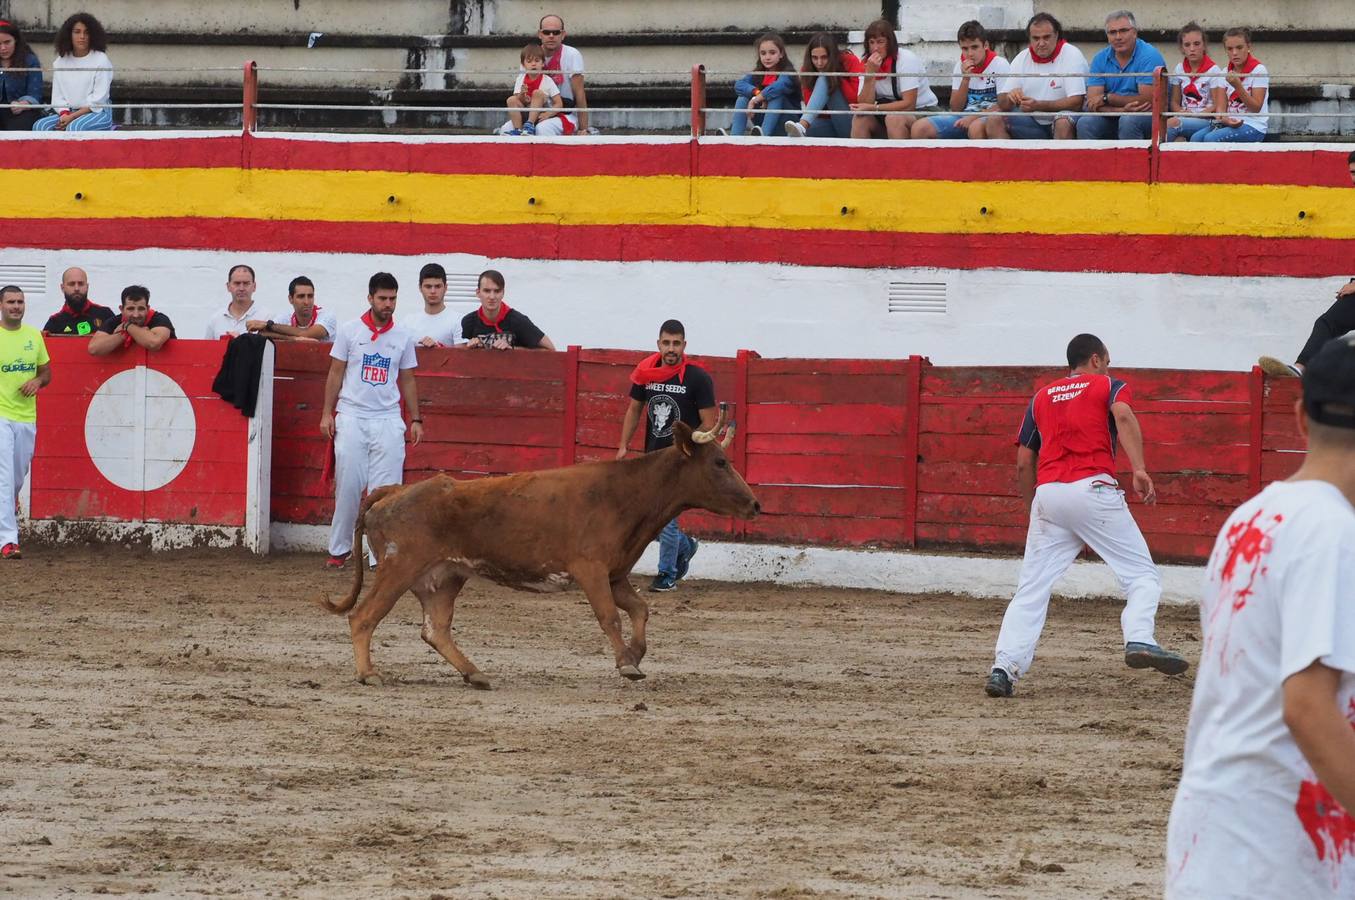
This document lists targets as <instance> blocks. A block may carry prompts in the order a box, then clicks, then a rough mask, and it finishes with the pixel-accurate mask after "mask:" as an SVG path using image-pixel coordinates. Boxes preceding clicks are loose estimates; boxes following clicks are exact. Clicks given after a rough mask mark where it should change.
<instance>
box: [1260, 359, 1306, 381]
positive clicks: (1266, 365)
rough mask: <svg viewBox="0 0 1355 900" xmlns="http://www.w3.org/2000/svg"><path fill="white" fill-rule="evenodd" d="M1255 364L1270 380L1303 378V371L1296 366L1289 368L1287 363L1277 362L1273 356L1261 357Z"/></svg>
mask: <svg viewBox="0 0 1355 900" xmlns="http://www.w3.org/2000/svg"><path fill="white" fill-rule="evenodd" d="M1256 364H1257V365H1258V366H1260V367H1261V371H1262V372H1265V373H1266V374H1267V375H1269V376H1270V377H1271V378H1302V377H1303V370H1302V369H1300V368H1299V367H1298V366H1291V365H1290V364H1289V363H1287V362H1283V361H1281V360H1278V359H1276V358H1275V357H1273V356H1263V357H1261V358H1260V359H1258V360H1257V361H1256Z"/></svg>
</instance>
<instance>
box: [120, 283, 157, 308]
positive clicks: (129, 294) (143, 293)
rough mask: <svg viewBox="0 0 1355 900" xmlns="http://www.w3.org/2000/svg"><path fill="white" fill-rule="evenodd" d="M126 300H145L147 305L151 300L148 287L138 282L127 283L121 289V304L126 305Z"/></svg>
mask: <svg viewBox="0 0 1355 900" xmlns="http://www.w3.org/2000/svg"><path fill="white" fill-rule="evenodd" d="M128 300H145V301H146V303H147V304H148V305H149V304H150V302H151V291H150V288H147V287H142V286H141V285H139V284H129V285H127V287H125V288H123V289H122V305H123V306H126V305H127V301H128Z"/></svg>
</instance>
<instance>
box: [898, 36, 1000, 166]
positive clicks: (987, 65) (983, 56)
mask: <svg viewBox="0 0 1355 900" xmlns="http://www.w3.org/2000/svg"><path fill="white" fill-rule="evenodd" d="M956 40H957V41H959V44H960V59H959V61H957V62H956V63H955V77H954V78H953V79H952V80H951V83H950V109H951V112H956V113H967V115H957V116H932V117H931V118H927V119H922V120H921V121H919V122H918V123H917V124H915V125H914V126H913V137H914V138H916V139H918V140H927V139H929V138H941V139H943V140H959V139H961V138H966V137H968V138H973V139H975V140H979V139H982V138H985V137H987V136H988V131H987V127H986V125H985V121H986V119H987V117H986V116H983V115H976V113H984V112H987V111H988V110H990V109H992V108H993V107H995V106H997V85H998V79H999V78H1005V77H1006V75H1007V74H1008V73H1009V72H1010V71H1011V64H1010V63H1008V62H1007V60H1006V59H1005V58H1003V57H1001V56H999V55H997V53H995V52H994V51H993V48H992V46H991V45H990V44H989V43H988V32H987V31H986V30H985V29H984V27H983V25H982V24H981V23H979V22H977V21H975V20H973V19H971V20H970V21H968V22H965V23H964V24H963V25H961V26H960V30H959V32H958V33H957V34H956Z"/></svg>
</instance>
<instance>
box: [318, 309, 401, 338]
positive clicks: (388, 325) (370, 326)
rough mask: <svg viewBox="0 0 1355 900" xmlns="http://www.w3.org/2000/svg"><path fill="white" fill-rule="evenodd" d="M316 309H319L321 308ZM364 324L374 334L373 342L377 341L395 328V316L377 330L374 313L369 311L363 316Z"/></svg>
mask: <svg viewBox="0 0 1355 900" xmlns="http://www.w3.org/2000/svg"><path fill="white" fill-rule="evenodd" d="M316 308H317V309H319V307H316ZM362 324H363V325H366V326H367V330H368V331H370V332H371V333H372V340H376V339H377V338H379V337H381V335H383V334H385V333H386V332H388V331H390V330H391V329H392V328H394V327H395V316H391V317H390V318H389V319H387V320H386V324H385V325H382V326H381V327H380V328H377V327H376V324H375V323H373V322H372V311H371V310H370V309H369V310H367V311H366V312H365V313H363V314H362Z"/></svg>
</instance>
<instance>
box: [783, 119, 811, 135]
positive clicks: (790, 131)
mask: <svg viewBox="0 0 1355 900" xmlns="http://www.w3.org/2000/svg"><path fill="white" fill-rule="evenodd" d="M808 136H809V130H808V129H807V128H805V127H804V126H803V125H801V124H800V123H799V122H796V121H795V120H794V119H792V120H791V121H789V122H787V123H786V137H801V138H802V137H808Z"/></svg>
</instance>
